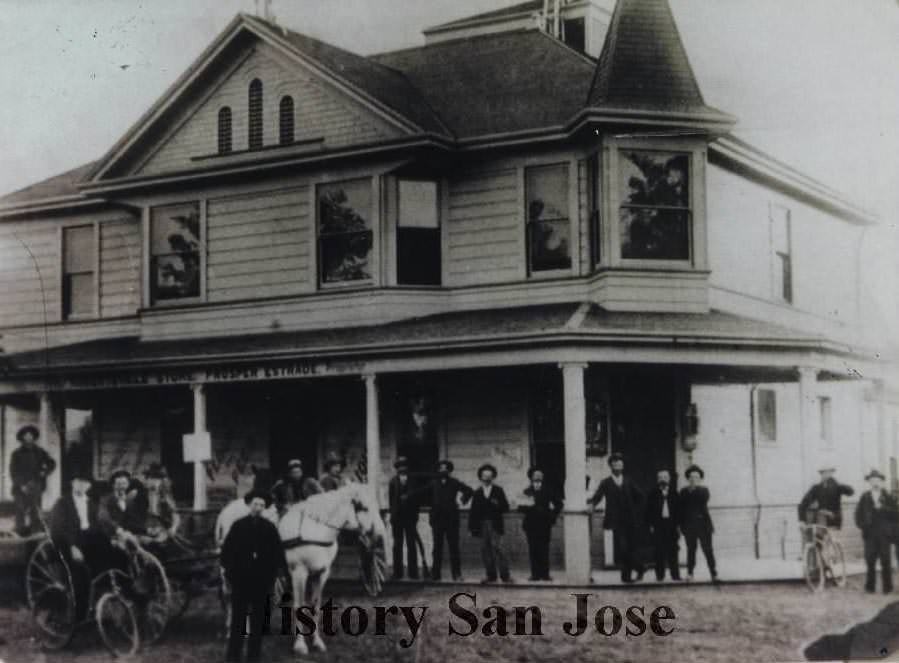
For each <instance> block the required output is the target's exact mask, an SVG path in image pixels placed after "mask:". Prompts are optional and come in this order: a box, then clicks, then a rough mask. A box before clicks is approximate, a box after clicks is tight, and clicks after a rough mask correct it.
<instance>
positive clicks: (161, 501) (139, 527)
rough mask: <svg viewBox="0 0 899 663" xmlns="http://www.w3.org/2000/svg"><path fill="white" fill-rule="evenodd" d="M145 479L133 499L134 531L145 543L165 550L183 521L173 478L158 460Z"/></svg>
mask: <svg viewBox="0 0 899 663" xmlns="http://www.w3.org/2000/svg"><path fill="white" fill-rule="evenodd" d="M144 479H145V481H146V484H145V485H143V484H142V485H141V488H140V489H139V490H138V494H137V496H136V497H135V498H134V502H133V510H134V520H135V530H136V531H135V532H134V533H135V534H136V535H137V537H138V540H139V541H140V542H141V543H142V544H144V545H148V546H150V547H151V548H159V549H165V548H167V547H169V545H170V544H171V543H172V538H173V536H174V535H175V532H176V531H177V529H178V525H179V524H180V522H181V520H180V517H179V516H178V511H177V507H176V505H175V500H174V499H173V498H172V490H171V481H170V480H169V478H168V473H167V472H166V470H165V468H164V467H163V466H162V465H160V464H159V463H152V464H151V465H150V467H148V468H147V470H146V471H145V472H144Z"/></svg>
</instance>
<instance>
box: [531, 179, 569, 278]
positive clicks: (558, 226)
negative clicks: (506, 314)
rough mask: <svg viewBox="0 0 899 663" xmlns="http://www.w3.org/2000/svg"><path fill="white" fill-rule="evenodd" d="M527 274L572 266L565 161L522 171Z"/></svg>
mask: <svg viewBox="0 0 899 663" xmlns="http://www.w3.org/2000/svg"><path fill="white" fill-rule="evenodd" d="M525 180H526V181H525V193H526V196H527V247H528V273H530V274H533V273H535V272H545V271H552V270H562V269H571V222H570V219H569V210H568V164H556V165H552V166H537V167H533V168H528V169H527V170H526V171H525Z"/></svg>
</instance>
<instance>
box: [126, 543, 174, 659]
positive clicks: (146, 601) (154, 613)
mask: <svg viewBox="0 0 899 663" xmlns="http://www.w3.org/2000/svg"><path fill="white" fill-rule="evenodd" d="M130 573H131V580H132V591H133V594H134V597H133V598H134V600H135V602H136V603H137V605H138V607H139V614H140V620H139V621H140V630H141V640H142V641H143V642H144V643H146V644H153V643H154V642H156V641H157V640H159V638H161V637H162V634H163V632H164V631H165V626H166V623H167V622H168V620H169V616H170V614H171V610H172V606H173V605H174V603H173V597H172V587H171V585H170V584H169V579H168V576H166V573H165V568H163V566H162V563H161V562H160V561H159V559H158V558H157V557H156V556H155V555H154V554H153V553H150V552H147V551H146V550H144V549H143V548H136V549H135V550H134V552H133V554H132V555H131V562H130Z"/></svg>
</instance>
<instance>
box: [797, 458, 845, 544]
mask: <svg viewBox="0 0 899 663" xmlns="http://www.w3.org/2000/svg"><path fill="white" fill-rule="evenodd" d="M818 472H819V473H820V474H821V480H820V481H819V482H818V483H816V484H815V485H814V486H812V487H811V488H809V490H808V492H807V493H806V494H805V497H803V498H802V501H801V502H800V503H799V520H800V522H805V523H808V524H810V525H812V524H820V525H826V526H827V527H828V528H830V529H832V530H839V529H841V528H842V526H843V508H842V505H841V501H842V498H843V496H844V495H845V496H846V497H850V496H851V495H853V494H854V493H855V491H854V490H853V489H852V486H847V485H845V484H841V483H839V482H838V481H837V480H836V479H835V478H834V476H833V475H834V474H835V473H836V468H834V467H830V466H827V467H822V468H821V469H820V470H818Z"/></svg>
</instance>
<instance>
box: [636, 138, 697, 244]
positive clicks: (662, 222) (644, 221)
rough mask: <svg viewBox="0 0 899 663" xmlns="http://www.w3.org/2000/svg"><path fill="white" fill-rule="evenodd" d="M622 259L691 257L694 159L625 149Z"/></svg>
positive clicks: (679, 155) (683, 155)
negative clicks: (691, 185)
mask: <svg viewBox="0 0 899 663" xmlns="http://www.w3.org/2000/svg"><path fill="white" fill-rule="evenodd" d="M620 155H621V156H620V159H619V167H620V171H621V180H620V187H621V188H620V200H621V206H620V208H619V219H620V222H619V230H620V233H621V257H622V258H625V259H641V260H689V259H690V220H691V210H690V157H689V156H688V155H686V154H672V153H664V152H646V151H642V150H622V151H621V153H620Z"/></svg>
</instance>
